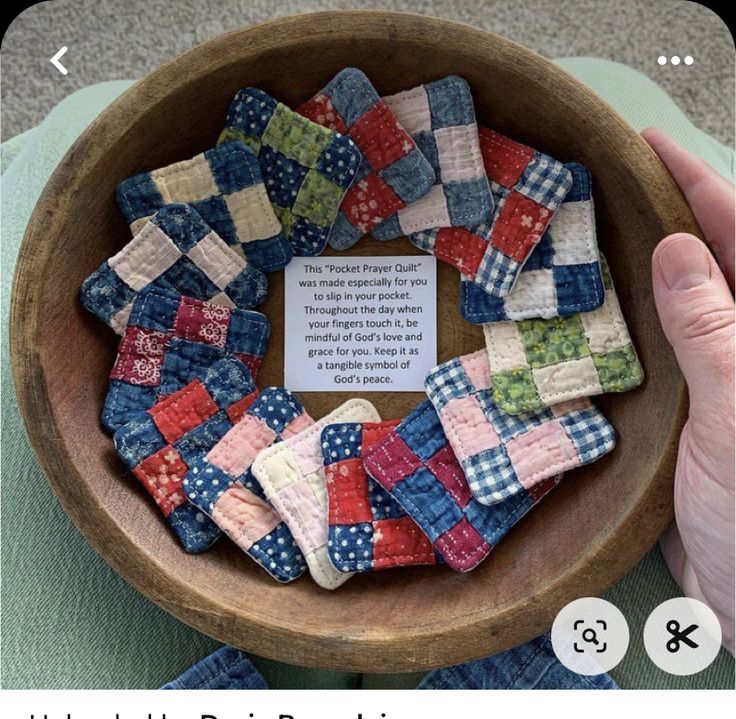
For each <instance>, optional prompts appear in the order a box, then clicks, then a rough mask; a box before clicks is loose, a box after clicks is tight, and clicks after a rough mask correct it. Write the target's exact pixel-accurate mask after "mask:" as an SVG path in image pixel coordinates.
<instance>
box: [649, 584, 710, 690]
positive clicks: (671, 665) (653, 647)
mask: <svg viewBox="0 0 736 719" xmlns="http://www.w3.org/2000/svg"><path fill="white" fill-rule="evenodd" d="M644 647H645V649H646V650H647V654H648V655H649V658H650V659H651V660H652V661H653V662H654V663H655V664H656V665H657V666H658V667H659V668H660V669H662V670H664V671H666V672H669V673H670V674H677V675H679V676H686V675H688V674H697V673H698V672H702V671H703V669H705V668H706V667H707V666H709V665H710V664H711V662H712V661H713V660H714V659H715V658H716V656H717V655H718V652H719V650H720V648H721V625H720V623H719V622H718V617H716V615H715V614H714V613H713V610H712V609H711V608H710V607H709V606H707V605H705V604H703V602H699V601H698V600H697V599H689V598H687V597H677V598H676V599H669V600H668V601H666V602H662V604H660V605H659V606H658V607H657V608H656V609H655V610H654V611H653V612H652V613H651V614H650V615H649V618H648V619H647V623H646V624H645V625H644Z"/></svg>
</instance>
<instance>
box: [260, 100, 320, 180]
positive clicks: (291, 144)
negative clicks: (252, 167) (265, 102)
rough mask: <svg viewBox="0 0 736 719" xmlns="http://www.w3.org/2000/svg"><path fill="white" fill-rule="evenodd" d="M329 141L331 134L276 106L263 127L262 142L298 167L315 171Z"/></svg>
mask: <svg viewBox="0 0 736 719" xmlns="http://www.w3.org/2000/svg"><path fill="white" fill-rule="evenodd" d="M331 139H332V131H331V130H328V129H327V128H326V127H322V126H321V125H317V124H316V123H314V122H312V121H311V120H307V118H306V117H302V116H301V115H298V114H297V113H295V112H294V111H293V110H290V109H289V108H288V107H286V105H282V104H281V103H279V104H278V105H277V106H276V110H275V111H274V113H273V115H272V116H271V119H270V120H269V122H268V125H267V126H266V131H265V132H264V133H263V136H262V137H261V142H262V143H263V144H264V145H268V146H269V147H272V148H273V149H274V150H278V151H279V152H281V153H283V154H284V155H286V156H287V157H290V158H291V159H292V160H296V161H297V162H298V163H299V164H301V165H305V166H306V167H315V166H316V164H317V162H318V161H319V159H320V157H321V156H322V153H323V152H324V151H325V149H326V148H327V146H328V145H329V144H330V140H331Z"/></svg>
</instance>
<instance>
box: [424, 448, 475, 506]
mask: <svg viewBox="0 0 736 719" xmlns="http://www.w3.org/2000/svg"><path fill="white" fill-rule="evenodd" d="M427 469H428V470H429V471H430V472H431V473H432V474H433V475H434V476H435V477H437V479H438V480H439V482H440V483H441V484H442V486H443V487H444V488H445V489H446V490H447V491H448V492H449V493H450V496H451V497H452V498H453V500H454V501H455V503H456V504H457V505H458V506H459V507H460V509H463V508H464V507H466V506H467V505H468V503H469V502H470V500H471V499H472V497H473V495H472V493H471V491H470V487H469V486H468V481H467V479H465V472H463V468H462V467H461V466H460V463H459V462H458V461H457V457H456V456H455V453H454V452H453V451H452V447H450V445H449V444H446V445H445V446H444V447H443V448H442V449H441V450H439V452H436V453H435V454H434V455H433V456H432V457H430V458H429V459H428V460H427Z"/></svg>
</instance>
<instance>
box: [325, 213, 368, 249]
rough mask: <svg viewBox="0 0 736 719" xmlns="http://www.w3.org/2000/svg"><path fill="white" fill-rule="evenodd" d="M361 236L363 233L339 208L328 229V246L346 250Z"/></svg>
mask: <svg viewBox="0 0 736 719" xmlns="http://www.w3.org/2000/svg"><path fill="white" fill-rule="evenodd" d="M362 236H363V233H362V232H361V231H360V230H359V229H358V228H357V227H355V225H353V224H351V222H350V220H348V218H347V217H346V215H345V213H344V212H343V211H342V210H340V212H338V213H337V217H336V218H335V222H334V223H333V225H332V229H331V230H330V238H329V242H330V246H331V247H334V248H335V249H336V250H347V249H348V248H349V247H352V246H353V245H354V244H355V243H356V242H357V241H358V240H359V239H360V238H361V237H362Z"/></svg>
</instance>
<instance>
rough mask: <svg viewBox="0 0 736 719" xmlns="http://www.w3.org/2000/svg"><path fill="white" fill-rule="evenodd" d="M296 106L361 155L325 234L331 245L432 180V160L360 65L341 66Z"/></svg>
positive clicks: (354, 236) (341, 243) (357, 233)
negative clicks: (352, 180) (346, 138)
mask: <svg viewBox="0 0 736 719" xmlns="http://www.w3.org/2000/svg"><path fill="white" fill-rule="evenodd" d="M297 112H299V113H301V114H302V115H304V116H305V117H308V118H309V119H310V120H312V121H314V122H316V123H317V124H318V125H324V126H325V127H329V128H330V129H331V130H336V131H337V132H341V133H342V134H343V135H349V136H350V137H351V138H352V139H353V141H354V142H355V144H356V145H357V146H358V148H359V149H360V151H361V153H362V155H363V163H362V165H361V167H360V170H359V171H358V175H357V177H356V180H355V184H354V185H353V186H352V187H351V188H350V189H349V190H348V192H347V194H346V195H345V197H344V198H343V201H342V204H341V205H340V212H339V213H338V215H337V219H336V221H335V224H334V225H333V226H332V230H331V231H330V236H329V238H328V242H329V243H330V245H331V246H332V247H334V248H335V249H336V250H346V249H348V247H351V246H352V245H354V244H355V243H356V242H357V241H358V240H359V239H360V238H361V237H362V236H363V235H365V234H367V233H368V232H370V231H371V230H372V229H373V228H374V227H376V226H377V225H378V224H379V223H380V222H381V221H383V220H385V219H386V218H387V217H389V216H391V215H393V214H394V213H395V212H397V211H398V210H401V209H403V208H404V207H406V206H407V205H408V204H410V203H412V202H414V201H415V200H418V199H419V198H420V197H422V196H424V195H425V194H426V193H427V192H428V191H429V188H430V187H432V185H434V181H435V175H434V170H433V169H432V166H431V165H430V164H429V162H428V161H427V159H426V158H425V157H424V155H423V154H422V153H421V152H420V151H419V149H418V148H417V146H416V144H415V143H414V140H412V138H411V136H410V135H409V134H408V133H407V132H406V130H404V128H403V127H402V126H401V125H400V124H399V122H398V120H397V119H396V117H395V116H394V114H393V113H392V112H391V110H390V109H389V107H388V105H387V104H386V103H385V102H384V101H383V100H381V98H380V97H379V95H378V93H377V92H376V90H375V88H374V87H373V85H372V83H371V81H370V80H369V79H368V78H367V77H366V76H365V75H364V74H363V73H362V72H361V71H360V70H358V69H356V68H354V67H348V68H345V69H344V70H341V71H340V72H339V73H338V74H337V75H335V77H334V78H333V79H332V80H331V81H330V82H329V83H328V84H327V85H326V86H325V87H324V89H322V90H320V92H318V93H317V94H316V95H315V96H314V97H313V98H312V99H311V100H308V101H307V102H305V103H304V104H303V105H300V106H299V107H298V108H297Z"/></svg>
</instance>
